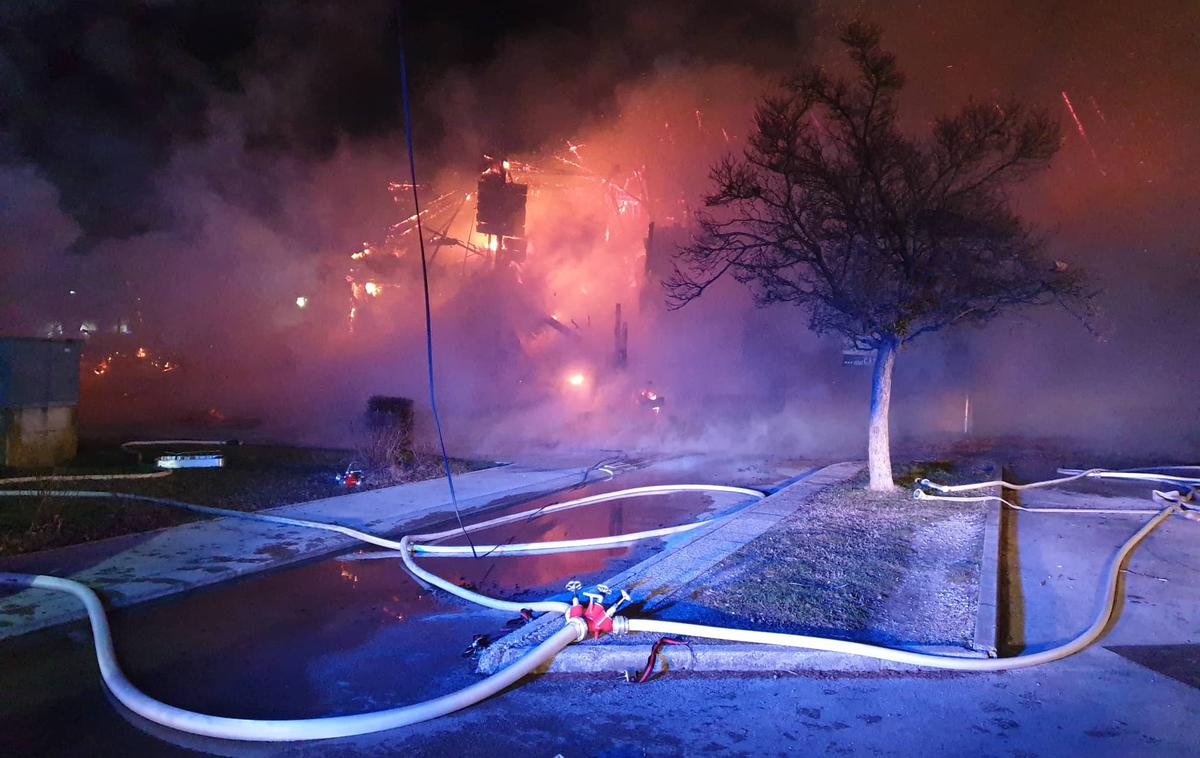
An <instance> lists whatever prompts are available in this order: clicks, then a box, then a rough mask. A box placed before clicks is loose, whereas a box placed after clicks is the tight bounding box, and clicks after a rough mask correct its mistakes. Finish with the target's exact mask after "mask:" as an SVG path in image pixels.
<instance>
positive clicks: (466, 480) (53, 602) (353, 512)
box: [0, 465, 583, 640]
mask: <svg viewBox="0 0 1200 758" xmlns="http://www.w3.org/2000/svg"><path fill="white" fill-rule="evenodd" d="M582 472H583V468H582V467H579V468H560V469H538V468H529V467H524V466H518V465H508V466H501V467H493V468H488V469H482V470H479V471H473V472H469V473H467V474H460V475H457V476H455V483H456V484H458V486H459V507H460V509H461V510H462V511H463V512H464V513H465V512H469V511H474V510H476V509H479V508H483V507H486V506H488V505H489V504H491V503H494V502H496V501H498V500H502V499H506V498H512V497H517V496H523V495H529V496H533V495H535V494H541V493H548V492H555V491H558V490H562V489H564V488H566V487H569V486H571V485H573V484H577V483H578V482H579V480H580V477H581V474H582ZM439 482H440V487H439ZM444 488H445V480H444V479H428V480H424V481H421V482H412V483H409V484H401V485H396V486H393V487H381V488H379V489H374V490H368V491H366V492H356V493H349V494H346V495H339V496H336V497H332V498H325V499H323V500H313V501H308V502H304V503H296V504H293V505H284V506H278V507H275V508H270V509H266V510H264V511H263V512H264V513H273V514H278V515H284V516H294V517H298V518H308V519H313V520H318V521H330V522H337V523H341V524H344V525H346V526H354V527H357V528H360V529H365V530H367V531H371V532H374V533H376V534H380V535H383V536H386V535H389V534H395V533H398V532H400V531H402V530H404V529H406V528H407V526H408V525H409V524H412V523H414V522H417V521H419V520H421V519H425V518H427V517H429V516H431V515H434V514H438V513H450V512H451V504H450V501H449V496H448V492H446V493H444V494H443V492H442V490H443V489H444ZM104 542H106V541H104V540H102V541H100V542H96V543H84V544H81V545H74V546H71V547H66V548H59V549H57V550H54V551H47V552H46V553H43V554H40V555H39V554H38V553H30V554H27V555H23V556H13V557H12V558H10V559H6V560H4V561H3V562H0V568H2V569H3V570H8V571H16V572H20V573H45V574H53V575H57V576H65V577H68V578H72V579H75V580H76V581H80V582H83V583H84V584H87V585H88V586H89V587H91V588H93V589H94V590H95V591H96V592H97V593H98V594H100V595H101V597H103V598H104V601H105V605H106V606H108V607H111V608H121V607H127V606H131V605H136V604H137V603H142V602H146V601H150V600H157V599H160V598H163V597H166V596H169V595H174V594H177V593H180V592H187V591H190V590H193V589H196V588H199V587H206V586H211V585H214V584H219V583H221V582H226V581H229V580H232V579H238V578H241V577H244V576H248V575H251V574H256V573H259V572H261V571H270V570H273V569H278V568H282V567H284V566H288V565H291V564H295V563H300V562H303V561H310V560H313V559H316V558H321V557H324V556H327V555H330V554H333V553H337V552H340V551H344V550H346V549H348V548H350V547H353V546H354V545H356V544H359V543H357V542H356V541H354V540H352V539H351V538H349V537H344V536H342V535H338V534H333V533H329V532H319V531H314V530H312V529H305V528H302V527H291V526H280V525H274V524H264V523H261V522H255V521H244V520H240V519H234V518H232V517H222V518H213V519H203V520H200V521H194V522H190V523H187V524H181V525H179V526H174V527H168V528H166V529H159V530H155V531H152V532H145V533H142V534H140V535H125V536H122V537H116V538H112V542H111V545H112V546H113V548H114V550H115V552H113V553H112V554H106V551H105V550H104V548H105V545H103V544H101V543H104ZM51 553H52V554H51ZM80 556H87V557H86V558H85V559H84V560H82V561H80V560H79V558H80ZM81 563H82V566H81V565H80V564H81ZM84 617H85V614H84V612H83V610H82V608H81V607H80V606H79V604H78V603H77V602H74V601H73V599H72V598H67V597H65V596H64V597H59V596H57V595H51V594H48V593H45V592H42V591H38V590H23V591H21V592H18V593H16V594H13V595H9V596H6V597H0V640H3V639H6V638H10V637H17V636H20V635H24V634H28V633H30V632H35V631H38V630H40V629H45V628H48V627H52V626H57V625H60V624H65V623H70V622H73V621H77V620H80V619H83V618H84Z"/></svg>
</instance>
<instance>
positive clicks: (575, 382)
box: [567, 371, 587, 387]
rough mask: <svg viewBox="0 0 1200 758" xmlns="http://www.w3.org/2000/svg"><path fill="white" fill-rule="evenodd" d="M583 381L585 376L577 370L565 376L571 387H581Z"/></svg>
mask: <svg viewBox="0 0 1200 758" xmlns="http://www.w3.org/2000/svg"><path fill="white" fill-rule="evenodd" d="M585 381H587V377H585V376H584V375H583V374H582V373H580V372H578V371H576V372H575V373H573V374H571V375H570V376H568V377H567V384H569V385H571V386H572V387H582V386H583V383H584V382H585Z"/></svg>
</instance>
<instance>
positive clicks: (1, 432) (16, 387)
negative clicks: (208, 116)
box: [0, 337, 81, 467]
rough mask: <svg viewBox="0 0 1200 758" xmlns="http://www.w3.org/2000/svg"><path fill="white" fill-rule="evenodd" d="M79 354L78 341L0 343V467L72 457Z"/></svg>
mask: <svg viewBox="0 0 1200 758" xmlns="http://www.w3.org/2000/svg"><path fill="white" fill-rule="evenodd" d="M80 348H81V343H80V342H79V341H78V340H52V339H41V338H37V337H0V465H3V466H14V467H40V466H55V465H58V464H60V463H63V462H64V461H66V460H69V459H71V458H73V457H75V452H76V450H77V448H78V444H79V425H78V419H77V416H76V406H77V405H78V404H79V355H80Z"/></svg>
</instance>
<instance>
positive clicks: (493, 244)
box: [488, 234, 500, 253]
mask: <svg viewBox="0 0 1200 758" xmlns="http://www.w3.org/2000/svg"><path fill="white" fill-rule="evenodd" d="M499 249H500V237H499V236H497V235H494V234H493V235H492V236H491V237H489V238H488V250H491V251H492V252H493V253H494V252H496V251H497V250H499Z"/></svg>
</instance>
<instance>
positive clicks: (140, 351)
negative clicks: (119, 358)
mask: <svg viewBox="0 0 1200 758" xmlns="http://www.w3.org/2000/svg"><path fill="white" fill-rule="evenodd" d="M134 355H135V356H137V357H138V358H145V357H146V356H148V355H150V354H149V353H147V352H146V348H144V347H139V348H138V349H137V352H136V353H134Z"/></svg>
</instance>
